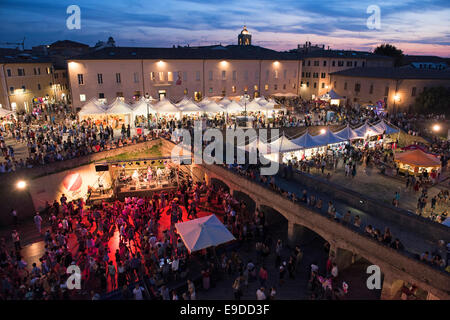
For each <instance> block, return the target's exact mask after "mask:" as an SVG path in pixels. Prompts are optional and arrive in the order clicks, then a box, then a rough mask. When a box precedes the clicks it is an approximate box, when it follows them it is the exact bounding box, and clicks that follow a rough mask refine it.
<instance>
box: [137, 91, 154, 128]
mask: <svg viewBox="0 0 450 320" xmlns="http://www.w3.org/2000/svg"><path fill="white" fill-rule="evenodd" d="M131 109H132V118H133V120H134V125H135V126H136V127H139V126H142V125H144V124H145V123H147V121H148V119H147V116H149V118H150V120H152V118H153V117H154V116H155V115H156V110H155V109H154V108H153V105H152V104H151V103H150V102H147V101H146V99H145V98H144V97H142V98H141V99H139V101H137V102H136V103H134V104H133V105H131Z"/></svg>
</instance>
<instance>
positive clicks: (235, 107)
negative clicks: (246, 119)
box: [224, 101, 244, 113]
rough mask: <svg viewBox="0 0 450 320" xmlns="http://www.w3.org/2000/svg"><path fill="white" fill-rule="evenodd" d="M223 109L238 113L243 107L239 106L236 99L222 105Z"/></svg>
mask: <svg viewBox="0 0 450 320" xmlns="http://www.w3.org/2000/svg"><path fill="white" fill-rule="evenodd" d="M224 109H225V111H226V112H228V113H238V112H243V111H244V107H243V106H241V105H240V104H239V103H237V102H236V101H232V102H230V103H228V104H227V105H225V106H224Z"/></svg>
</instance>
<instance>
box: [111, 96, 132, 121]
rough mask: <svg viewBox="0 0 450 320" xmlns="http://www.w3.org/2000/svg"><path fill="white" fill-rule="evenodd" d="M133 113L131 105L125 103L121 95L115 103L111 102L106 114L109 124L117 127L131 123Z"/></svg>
mask: <svg viewBox="0 0 450 320" xmlns="http://www.w3.org/2000/svg"><path fill="white" fill-rule="evenodd" d="M132 113H133V110H132V109H131V107H130V105H129V104H127V103H125V102H124V101H123V100H122V99H121V98H120V97H117V98H116V99H115V100H114V102H113V103H111V104H110V105H109V107H108V109H106V115H107V116H108V117H107V122H108V125H110V126H111V127H112V128H113V129H117V128H120V127H122V125H125V126H127V125H131V124H132V122H133V123H134V121H132Z"/></svg>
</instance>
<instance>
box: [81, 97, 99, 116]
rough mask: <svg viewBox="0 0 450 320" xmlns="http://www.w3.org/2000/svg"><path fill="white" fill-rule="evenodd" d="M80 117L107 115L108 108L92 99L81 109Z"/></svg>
mask: <svg viewBox="0 0 450 320" xmlns="http://www.w3.org/2000/svg"><path fill="white" fill-rule="evenodd" d="M78 114H79V115H80V116H85V115H95V114H106V106H105V105H104V104H103V103H102V102H100V101H98V100H97V99H95V98H92V99H91V100H89V101H88V102H86V104H84V105H83V106H82V107H81V110H80V112H79V113H78Z"/></svg>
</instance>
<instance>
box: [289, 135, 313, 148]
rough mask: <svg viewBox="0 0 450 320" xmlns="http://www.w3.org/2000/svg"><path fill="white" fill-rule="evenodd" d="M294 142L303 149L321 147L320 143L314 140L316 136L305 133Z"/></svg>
mask: <svg viewBox="0 0 450 320" xmlns="http://www.w3.org/2000/svg"><path fill="white" fill-rule="evenodd" d="M292 142H293V143H295V144H296V145H298V146H301V147H302V148H303V149H310V148H315V147H319V144H318V142H317V141H316V140H315V139H314V136H312V135H310V134H309V132H305V133H304V134H303V135H301V136H300V137H298V138H295V139H293V140H292Z"/></svg>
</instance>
